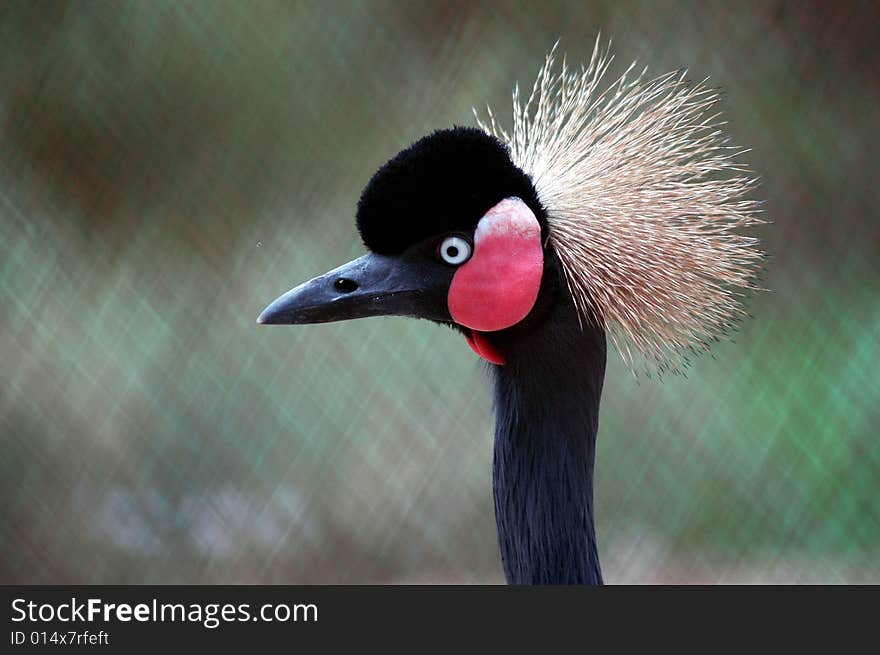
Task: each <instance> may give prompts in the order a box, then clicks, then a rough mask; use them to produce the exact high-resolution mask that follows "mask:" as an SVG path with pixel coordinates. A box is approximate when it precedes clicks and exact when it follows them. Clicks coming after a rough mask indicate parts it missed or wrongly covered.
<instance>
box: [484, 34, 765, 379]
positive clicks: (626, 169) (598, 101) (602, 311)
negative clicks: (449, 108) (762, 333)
mask: <svg viewBox="0 0 880 655" xmlns="http://www.w3.org/2000/svg"><path fill="white" fill-rule="evenodd" d="M557 45H558V44H557ZM555 53H556V46H554V47H553V50H551V52H550V54H548V55H547V58H546V61H545V63H544V65H543V67H542V68H541V69H540V71H539V72H538V77H537V79H536V81H535V84H534V86H533V87H532V91H531V93H530V95H529V97H528V100H527V101H526V102H525V103H524V104H523V103H522V102H521V100H520V94H519V87H518V86H517V88H516V89H515V90H514V92H513V129H512V132H511V133H508V132H506V131H505V130H504V129H503V128H501V127H500V126H499V125H498V123H497V122H496V119H495V116H494V114H493V113H492V111H491V109H488V108H487V109H488V117H489V118H488V122H484V121H482V120H480V117H479V116H477V120H478V122H479V124H480V127H481V128H482V129H483V130H485V131H486V132H488V133H489V134H493V135H495V136H496V137H498V138H500V139H502V140H503V141H504V142H506V143H507V145H508V147H509V149H510V155H511V158H512V160H513V162H514V164H515V165H516V166H518V167H519V168H520V169H522V170H523V171H524V172H525V173H527V174H528V175H529V176H530V177H531V179H532V182H533V184H534V186H535V189H536V191H537V193H538V197H539V198H540V200H541V202H542V203H543V205H544V207H545V208H546V209H547V213H548V225H549V228H550V240H551V242H552V244H553V246H554V248H555V250H556V252H557V253H558V255H559V258H560V260H561V262H562V266H563V269H564V272H565V277H566V282H567V284H568V288H569V291H570V292H571V295H572V297H573V298H574V301H575V304H576V305H577V308H578V311H579V314H580V316H581V321H582V322H583V321H588V320H595V321H598V322H599V324H600V325H601V326H602V327H603V328H604V329H605V330H606V332H607V333H608V334H609V335H610V337H611V339H612V342H613V343H614V345H615V347H616V348H617V350H618V351H619V352H620V354H621V356H622V357H623V359H624V360H625V361H626V362H627V364H629V365H630V366H632V365H633V363H634V351H635V352H637V353H641V354H642V355H643V356H644V357H645V358H646V359H647V360H648V362H653V363H654V365H655V366H656V367H657V369H658V370H660V371H663V370H667V369H672V370H677V369H678V367H679V366H680V365H681V364H682V363H684V362H686V361H687V359H686V358H687V355H688V353H689V352H695V351H699V350H707V349H708V347H709V344H710V343H711V342H712V341H716V340H718V339H719V338H720V337H722V336H724V335H725V334H726V333H727V331H728V329H729V328H730V327H731V326H732V325H733V324H735V323H736V322H737V321H738V320H739V319H740V318H741V317H742V315H743V314H744V313H745V310H744V308H743V305H742V299H743V295H744V293H745V292H746V291H747V290H750V289H754V288H756V286H755V279H756V273H757V270H758V268H759V263H760V260H761V258H762V256H763V253H762V252H761V250H760V248H759V247H758V245H757V242H758V240H757V239H756V238H754V237H752V236H748V235H746V234H743V233H741V232H740V230H742V229H744V228H749V227H751V226H754V225H756V224H759V223H763V222H764V221H763V220H761V219H760V218H759V217H758V214H759V212H760V203H759V202H757V201H755V200H752V199H750V198H749V195H750V194H751V192H752V190H753V188H754V187H755V185H756V182H757V180H756V178H755V177H754V176H752V175H751V174H750V172H749V171H748V169H747V168H746V167H745V166H744V165H743V164H742V163H741V162H740V161H739V157H740V155H742V154H743V153H745V152H746V150H743V149H740V148H737V147H734V146H732V145H730V143H729V139H728V137H727V136H726V135H725V134H724V132H723V131H722V129H721V128H722V126H723V125H724V122H722V121H720V120H719V113H717V111H716V105H717V104H718V102H719V99H720V97H719V93H718V91H717V90H716V89H713V88H711V87H708V86H706V81H705V80H703V81H702V82H696V83H695V82H690V81H688V80H686V79H685V72H674V73H666V74H665V75H661V76H659V77H655V78H653V79H646V69H645V70H642V71H641V72H640V73H638V74H637V75H635V76H633V75H632V73H633V70H634V69H635V63H633V64H632V65H631V66H630V67H629V68H628V69H627V70H626V72H625V73H624V74H623V75H622V76H621V77H619V78H618V79H617V80H616V81H614V82H613V83H611V84H610V85H607V86H605V85H603V79H604V77H605V75H606V73H607V72H608V69H609V67H610V66H611V63H612V61H613V59H614V58H613V56H612V55H611V54H610V43H609V46H608V47H606V48H602V47H601V43H600V39H599V38H597V39H596V44H595V47H594V48H593V54H592V57H591V58H590V63H589V65H588V66H586V67H582V68H581V69H580V71H578V72H572V71H570V70H569V69H568V67H567V65H566V62H565V59H564V58H563V61H562V64H561V67H559V70H557V67H556V59H555ZM474 113H475V115H476V111H475V112H474Z"/></svg>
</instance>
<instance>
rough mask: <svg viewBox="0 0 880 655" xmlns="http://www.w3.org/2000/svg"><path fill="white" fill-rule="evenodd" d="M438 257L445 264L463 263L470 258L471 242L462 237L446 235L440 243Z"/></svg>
mask: <svg viewBox="0 0 880 655" xmlns="http://www.w3.org/2000/svg"><path fill="white" fill-rule="evenodd" d="M440 258H441V259H442V260H443V261H444V262H446V263H447V264H454V265H456V266H457V265H458V264H464V263H465V262H466V261H467V260H469V259H470V258H471V244H470V242H469V241H468V240H467V239H465V238H464V237H459V236H451V237H446V238H445V239H443V241H442V242H441V243H440Z"/></svg>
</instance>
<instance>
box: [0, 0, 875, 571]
mask: <svg viewBox="0 0 880 655" xmlns="http://www.w3.org/2000/svg"><path fill="white" fill-rule="evenodd" d="M878 26H880V11H878V5H877V3H874V2H843V3H830V2H827V3H826V2H822V3H818V2H817V3H809V2H790V3H789V2H750V3H727V2H692V3H680V2H618V1H616V0H614V1H610V0H609V1H608V2H570V3H561V2H534V3H525V2H522V3H514V2H483V3H476V2H463V1H462V2H430V3H428V2H341V1H338V2H317V1H316V2H310V3H279V2H269V1H261V2H213V1H212V2H208V1H207V0H206V1H202V2H158V1H155V2H122V3H119V2H97V1H95V2H70V3H67V2H57V1H52V2H12V1H7V2H3V3H2V5H0V361H2V366H3V375H2V385H0V494H2V496H0V497H2V503H3V505H2V506H3V509H2V512H0V553H2V555H0V582H27V583H73V582H76V583H139V582H151V583H158V582H165V583H178V582H180V583H183V582H198V583H205V582H210V583H215V582H217V583H219V582H256V583H269V582H272V583H276V582H277V583H280V582H289V583H306V582H319V583H346V582H499V581H501V580H502V576H501V570H500V565H499V561H498V554H497V546H496V537H495V527H494V518H493V512H492V501H491V482H490V463H491V430H492V420H491V414H490V399H489V391H488V385H487V384H486V380H485V379H484V377H485V376H484V374H483V372H482V368H481V366H480V364H479V363H478V361H477V359H476V358H475V356H474V355H473V354H472V353H471V352H470V350H468V348H467V347H466V346H465V343H464V341H463V340H462V339H461V338H460V336H456V335H455V334H453V333H452V331H450V330H446V329H443V328H441V327H438V326H434V325H432V324H429V323H427V322H423V321H422V322H414V321H406V320H402V319H392V318H388V319H371V320H368V321H361V322H358V323H352V324H338V325H327V326H317V327H310V328H290V329H280V328H275V329H266V328H259V327H257V326H256V325H255V323H254V319H255V317H256V316H257V314H258V313H259V311H260V310H261V309H262V307H263V306H264V305H265V304H266V303H267V302H268V301H270V300H271V299H273V298H274V297H275V296H276V295H277V294H279V293H280V292H282V291H285V290H286V289H288V288H290V287H291V286H293V285H294V284H296V283H298V282H300V281H302V280H304V279H306V278H307V277H310V276H312V275H314V274H317V273H320V272H323V271H324V270H326V269H327V268H329V267H331V266H333V265H336V264H339V263H341V262H343V261H346V260H347V259H349V258H351V257H354V256H356V255H357V254H359V253H360V252H361V250H362V246H361V245H360V243H359V242H358V238H357V235H356V232H355V229H354V226H353V214H354V205H355V202H356V200H357V198H358V194H359V192H360V189H361V188H362V187H363V185H364V184H365V183H366V182H367V180H368V179H369V176H370V175H371V173H372V172H373V171H374V170H375V168H376V167H377V166H378V165H380V164H381V163H382V162H383V161H385V159H387V158H388V157H389V156H391V155H393V154H394V153H395V152H397V151H398V150H399V149H400V148H402V147H403V146H406V145H408V144H409V143H410V142H411V141H413V140H414V139H416V138H418V137H419V136H421V135H423V134H424V133H426V132H428V131H430V130H432V129H434V128H438V127H443V126H449V125H451V124H453V123H459V124H462V123H464V124H473V122H474V121H473V118H472V115H471V107H472V106H477V107H480V108H481V107H483V106H484V105H485V103H487V102H488V103H491V104H492V106H493V108H495V110H496V112H497V113H498V114H499V116H500V117H501V118H502V120H504V119H505V118H506V117H508V116H509V111H510V110H509V106H510V105H509V103H510V101H509V94H510V91H511V90H512V88H513V85H514V83H515V82H517V81H519V82H520V83H521V84H522V85H529V84H531V81H532V80H533V79H534V75H535V73H536V72H537V69H538V67H539V65H540V64H541V63H542V61H543V57H544V54H545V53H546V52H547V51H548V50H549V49H550V48H551V46H552V45H553V43H554V42H555V41H556V40H557V38H561V49H562V50H564V51H566V52H567V54H568V57H569V60H570V61H579V60H585V59H587V58H588V56H589V54H590V51H591V48H592V45H593V42H594V40H595V38H596V35H597V33H598V32H600V31H601V33H602V35H603V37H611V38H612V39H613V48H614V50H615V52H616V53H617V57H618V60H617V63H618V64H619V66H618V68H617V70H618V71H619V70H621V69H622V68H623V67H624V65H625V64H626V63H628V62H629V61H631V60H633V59H638V60H639V61H640V62H641V63H643V64H648V65H649V66H650V70H651V71H652V72H654V73H661V72H665V71H667V70H670V69H677V68H681V67H688V68H689V69H690V71H691V74H692V76H694V77H698V78H703V77H705V76H710V77H711V81H712V83H714V84H717V85H720V86H722V87H723V88H724V89H725V94H726V98H725V107H724V108H725V112H726V117H727V118H728V119H729V120H730V125H729V129H730V132H731V133H732V135H733V137H734V139H735V142H736V143H739V144H743V145H746V146H749V147H751V148H753V150H752V152H751V153H750V154H749V155H748V157H747V159H748V160H749V161H750V163H751V164H752V166H753V168H754V170H755V171H756V172H757V173H758V174H759V175H760V176H761V177H762V178H763V189H762V191H761V193H762V194H763V196H764V198H766V200H767V218H768V219H770V220H771V221H772V225H769V226H767V227H766V228H765V229H763V230H762V232H763V234H762V236H764V237H765V238H766V240H767V249H768V251H769V252H770V253H771V255H772V260H771V261H770V263H769V276H768V279H767V282H766V284H767V286H768V287H769V288H770V289H771V291H770V292H769V293H765V294H761V295H759V296H758V297H757V298H756V299H755V300H754V301H753V302H752V305H751V310H752V312H753V314H754V316H755V318H754V320H752V321H750V322H748V323H746V324H745V325H743V328H742V330H741V332H740V334H739V335H738V338H737V339H736V342H735V343H727V344H722V345H721V346H720V347H719V348H717V349H716V351H715V358H714V360H713V359H712V358H703V359H701V360H699V361H698V362H696V365H695V366H694V367H693V368H692V369H691V370H690V372H689V377H688V379H684V378H681V377H673V378H667V379H665V380H663V381H662V382H656V381H642V382H637V381H636V380H635V379H634V378H633V376H632V375H630V374H629V373H628V372H627V370H626V368H625V367H624V366H623V365H622V363H621V361H620V358H619V356H617V354H616V353H611V354H610V357H609V371H608V377H607V381H606V387H605V394H604V403H603V408H602V415H601V422H600V435H599V442H600V447H599V454H598V461H597V489H596V498H597V515H598V524H599V525H598V531H599V541H600V544H599V545H600V553H601V556H602V559H603V568H604V570H605V575H606V579H607V581H608V582H612V583H614V582H658V581H659V582H829V583H835V582H874V583H877V582H880V440H878V427H880V410H878V396H880V393H878V390H880V388H878V387H880V383H878V372H877V370H878V360H880V303H878V293H880V257H878V254H880V218H878V206H880V192H878V188H880V184H878V173H880V164H878V157H877V153H878V147H877V146H878V136H877V133H878V125H880V121H878V117H880V116H878V107H880V48H878V43H880V27H878Z"/></svg>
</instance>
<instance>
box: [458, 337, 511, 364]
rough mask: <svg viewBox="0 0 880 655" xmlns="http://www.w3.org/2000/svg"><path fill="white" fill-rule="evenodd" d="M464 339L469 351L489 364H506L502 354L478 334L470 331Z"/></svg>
mask: <svg viewBox="0 0 880 655" xmlns="http://www.w3.org/2000/svg"><path fill="white" fill-rule="evenodd" d="M464 338H465V339H466V340H467V344H468V345H469V346H470V347H471V350H473V351H474V352H475V353H477V355H479V356H480V357H482V358H483V359H485V360H486V361H487V362H489V363H490V364H495V365H496V366H504V365H505V364H506V363H507V359H506V358H505V357H504V354H503V353H502V352H501V351H500V350H498V349H497V348H496V347H495V345H494V344H493V343H492V342H491V341H489V339H488V338H487V337H485V336H484V335H482V334H480V333H479V332H474V331H473V330H471V332H470V334H467V333H465V335H464Z"/></svg>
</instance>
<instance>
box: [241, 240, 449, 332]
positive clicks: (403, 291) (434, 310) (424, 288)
mask: <svg viewBox="0 0 880 655" xmlns="http://www.w3.org/2000/svg"><path fill="white" fill-rule="evenodd" d="M437 278H438V275H437V274H436V272H434V271H432V270H431V269H428V268H425V267H424V266H422V265H420V263H419V262H418V261H417V260H415V259H414V258H411V257H410V258H408V257H404V256H389V255H377V254H375V253H368V254H366V255H364V256H362V257H358V258H357V259H355V260H353V261H350V262H348V263H347V264H343V265H342V266H340V267H338V268H334V269H333V270H332V271H329V272H327V273H324V274H323V275H319V276H318V277H316V278H313V279H311V280H309V281H308V282H304V283H303V284H300V285H299V286H298V287H295V288H293V289H291V290H290V291H288V292H287V293H285V294H284V295H282V296H279V297H278V298H276V299H275V300H274V301H272V302H271V303H270V304H269V306H268V307H266V309H264V310H263V312H262V313H261V314H260V316H259V318H257V323H261V324H266V325H299V324H304V323H329V322H331V321H346V320H349V319H354V318H364V317H367V316H413V317H417V318H429V319H433V320H441V321H443V320H449V310H448V307H447V303H446V298H445V289H444V285H445V287H448V281H447V280H443V279H437Z"/></svg>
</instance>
